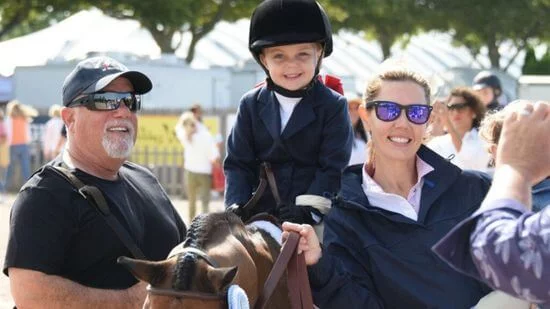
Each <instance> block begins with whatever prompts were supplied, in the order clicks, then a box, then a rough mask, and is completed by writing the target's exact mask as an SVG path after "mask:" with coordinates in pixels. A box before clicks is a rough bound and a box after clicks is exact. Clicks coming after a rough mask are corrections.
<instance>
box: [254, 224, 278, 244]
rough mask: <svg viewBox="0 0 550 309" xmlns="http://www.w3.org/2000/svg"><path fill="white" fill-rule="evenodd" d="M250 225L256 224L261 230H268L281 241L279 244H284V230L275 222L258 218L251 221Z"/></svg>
mask: <svg viewBox="0 0 550 309" xmlns="http://www.w3.org/2000/svg"><path fill="white" fill-rule="evenodd" d="M248 225H249V226H250V225H251V226H255V227H256V228H258V229H260V230H263V231H266V232H267V233H269V235H271V237H273V239H275V240H276V241H277V242H278V243H279V245H282V244H283V231H282V230H281V229H280V228H279V227H278V226H276V225H275V224H273V223H271V222H269V221H265V220H258V221H253V222H250V223H249V224H248Z"/></svg>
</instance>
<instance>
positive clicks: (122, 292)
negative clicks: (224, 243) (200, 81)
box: [4, 57, 186, 308]
mask: <svg viewBox="0 0 550 309" xmlns="http://www.w3.org/2000/svg"><path fill="white" fill-rule="evenodd" d="M151 88H152V84H151V81H150V80H149V78H148V77H147V76H145V75H144V74H142V73H140V72H136V71H128V69H127V68H126V67H125V66H123V65H122V64H120V63H118V62H116V61H115V60H113V59H110V58H107V57H96V58H90V59H86V60H84V61H82V62H80V63H79V64H78V65H77V66H76V68H75V69H74V70H73V71H72V72H71V73H70V74H69V75H68V76H67V78H66V79H65V82H64V84H63V105H64V107H63V108H62V110H61V117H62V119H63V122H64V123H65V125H66V126H67V138H68V140H67V146H66V148H65V150H64V151H63V153H62V154H61V155H59V156H58V157H57V158H56V159H54V160H53V161H52V162H50V163H48V164H51V165H57V166H63V167H65V168H68V169H70V170H71V172H72V174H73V175H75V176H76V177H78V178H79V179H80V180H81V181H82V182H84V183H85V184H87V185H91V186H96V187H97V188H98V189H99V190H100V191H101V192H102V193H103V195H104V196H105V199H106V200H107V204H108V206H109V208H110V211H111V215H112V216H114V217H115V218H116V219H117V220H118V221H119V222H120V224H121V225H122V226H124V228H125V229H126V230H127V232H128V234H129V235H130V237H131V238H132V240H133V242H134V243H135V244H136V245H137V246H138V247H139V248H140V249H141V251H143V253H144V255H145V256H146V258H147V259H149V260H162V259H164V258H165V257H166V255H167V254H168V252H170V250H171V249H172V248H173V247H174V246H176V245H177V244H178V243H180V242H181V241H182V240H183V238H184V235H185V230H186V229H185V225H184V223H183V221H182V220H181V218H180V217H179V216H178V214H177V212H176V210H175V209H174V207H173V206H172V204H171V202H170V200H169V198H168V196H167V195H166V193H165V191H164V190H163V189H162V188H161V186H160V184H159V182H158V180H157V179H156V178H155V177H154V175H153V174H152V173H150V172H149V171H148V170H146V169H145V168H143V167H140V166H138V165H136V164H133V163H129V162H127V161H126V159H127V158H128V157H129V156H130V153H131V151H132V148H133V145H134V142H135V139H136V132H137V116H136V112H137V111H138V110H139V109H140V104H141V102H140V97H139V95H141V94H144V93H147V92H149V91H150V90H151ZM119 256H132V254H131V253H130V251H129V250H128V249H127V248H126V247H125V245H124V243H123V242H122V241H121V240H120V239H119V238H118V237H117V236H116V234H115V233H114V231H113V230H112V229H111V228H110V226H109V225H108V224H107V222H106V220H105V218H103V217H102V216H101V215H100V214H99V212H98V211H96V209H94V208H93V207H92V206H91V205H90V204H89V203H88V201H87V200H86V199H84V198H83V197H82V196H81V195H80V194H79V193H78V191H77V190H76V189H75V187H74V186H73V185H72V184H71V183H69V182H68V181H67V180H65V179H64V178H62V177H61V176H60V175H58V174H56V173H55V172H54V171H52V170H51V169H41V170H40V171H38V172H37V173H35V174H34V175H33V177H31V179H30V180H29V181H28V182H27V183H26V184H25V185H24V186H23V188H22V189H21V191H20V192H19V195H18V197H17V199H16V201H15V203H14V205H13V208H12V212H11V222H10V238H9V242H8V248H7V253H6V259H5V265H4V273H5V274H6V275H9V277H10V285H11V293H12V295H13V298H14V300H15V302H16V305H17V306H19V307H21V308H111V307H112V308H141V306H142V304H143V302H144V300H145V295H146V291H145V285H144V283H138V281H137V280H136V279H135V278H134V277H133V276H132V275H131V274H130V273H129V272H128V271H126V270H125V269H124V268H123V267H122V266H121V265H118V264H117V262H116V261H117V258H118V257H119Z"/></svg>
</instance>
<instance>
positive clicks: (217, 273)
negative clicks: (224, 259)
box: [207, 266, 238, 291]
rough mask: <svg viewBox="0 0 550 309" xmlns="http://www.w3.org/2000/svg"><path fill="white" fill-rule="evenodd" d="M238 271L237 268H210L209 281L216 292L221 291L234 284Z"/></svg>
mask: <svg viewBox="0 0 550 309" xmlns="http://www.w3.org/2000/svg"><path fill="white" fill-rule="evenodd" d="M237 270H238V267H237V266H233V267H219V268H213V267H209V269H208V274H207V276H208V280H210V282H211V283H212V286H214V289H216V291H221V290H223V289H225V287H227V286H228V285H229V284H230V283H231V282H233V279H235V276H236V275H237Z"/></svg>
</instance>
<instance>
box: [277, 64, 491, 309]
mask: <svg viewBox="0 0 550 309" xmlns="http://www.w3.org/2000/svg"><path fill="white" fill-rule="evenodd" d="M429 102H430V87H429V85H428V82H427V81H426V79H424V78H423V77H422V76H420V75H419V74H417V73H415V72H412V71H410V70H408V69H407V68H406V67H404V66H392V67H389V68H388V69H386V70H384V71H382V72H380V73H379V74H377V75H376V76H375V77H374V79H373V80H372V81H370V82H369V83H368V84H367V87H366V91H365V95H364V101H363V102H362V103H361V106H360V107H359V115H360V118H361V121H362V123H363V126H364V127H365V129H366V130H367V132H368V133H369V142H368V158H367V160H366V162H365V164H363V165H356V166H352V167H348V168H347V169H346V170H345V171H344V173H343V176H342V189H341V191H340V193H339V195H338V197H337V198H335V199H333V205H332V210H331V211H330V212H329V214H328V215H327V216H326V217H325V219H324V222H325V231H324V237H323V239H324V241H323V249H322V250H321V247H320V245H319V240H318V239H317V237H316V235H315V233H313V230H312V228H311V227H310V226H309V225H297V224H293V223H288V222H285V223H284V225H283V228H284V229H285V231H287V232H288V231H297V232H300V233H301V235H302V237H303V239H302V240H301V245H300V248H299V250H300V251H303V252H304V254H305V258H306V263H307V264H308V265H309V269H308V270H309V278H310V282H311V287H312V290H313V295H314V300H315V303H316V305H317V306H319V307H321V308H471V307H473V306H474V305H475V304H476V303H477V302H478V301H479V300H480V299H481V298H482V297H483V296H484V295H486V294H487V293H488V292H489V289H488V288H486V287H485V286H483V285H481V284H479V283H478V282H477V281H475V280H474V279H472V278H470V277H468V276H465V275H462V274H460V273H458V272H456V271H454V270H453V269H452V268H451V267H449V266H447V265H446V264H445V263H443V261H441V260H440V259H439V258H437V257H436V256H435V255H434V254H433V253H432V252H431V247H432V246H433V245H434V244H435V243H436V241H438V240H439V239H440V238H442V237H443V236H444V235H445V234H446V233H447V232H448V231H449V230H450V229H451V228H452V227H453V226H454V225H455V224H457V223H458V222H460V221H461V220H462V219H464V218H467V217H468V216H469V215H470V214H471V213H473V212H474V211H475V210H476V209H477V208H478V207H479V206H480V204H481V201H482V200H483V198H484V196H485V194H486V193H487V191H488V189H489V185H490V180H489V179H488V178H487V177H486V175H485V174H483V173H479V172H475V171H463V170H461V169H460V168H458V167H457V166H455V165H453V164H452V163H450V162H448V161H447V160H445V159H443V158H442V157H440V156H439V155H437V154H436V153H435V152H433V151H432V150H430V149H428V148H427V147H425V146H424V145H422V142H423V140H424V135H425V134H426V130H427V126H428V120H429V118H430V113H431V110H432V107H431V106H430V105H429ZM285 235H286V234H285Z"/></svg>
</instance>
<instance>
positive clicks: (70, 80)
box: [63, 56, 153, 106]
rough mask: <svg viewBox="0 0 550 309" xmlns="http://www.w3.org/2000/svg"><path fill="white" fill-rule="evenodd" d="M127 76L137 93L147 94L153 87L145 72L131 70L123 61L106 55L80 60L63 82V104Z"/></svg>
mask: <svg viewBox="0 0 550 309" xmlns="http://www.w3.org/2000/svg"><path fill="white" fill-rule="evenodd" d="M121 76H122V77H125V78H127V79H128V80H129V81H130V82H131V83H132V86H133V87H134V91H135V92H136V94H145V93H147V92H149V91H151V89H152V88H153V84H152V83H151V80H150V79H149V78H148V77H147V76H146V75H145V74H143V73H141V72H138V71H130V70H128V68H127V67H126V66H124V65H123V64H122V63H120V62H118V61H116V60H114V59H112V58H109V57H105V56H101V57H93V58H88V59H85V60H82V61H81V62H79V63H78V64H77V65H76V67H75V68H74V70H73V71H72V72H71V73H69V75H68V76H67V77H66V78H65V82H64V83H63V105H64V106H68V105H69V104H70V103H71V102H72V101H73V100H74V99H76V98H77V97H78V96H79V95H82V94H90V93H94V92H98V91H101V90H102V89H103V88H105V87H106V86H107V85H108V84H109V83H110V82H112V81H113V80H115V79H116V78H118V77H121Z"/></svg>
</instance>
